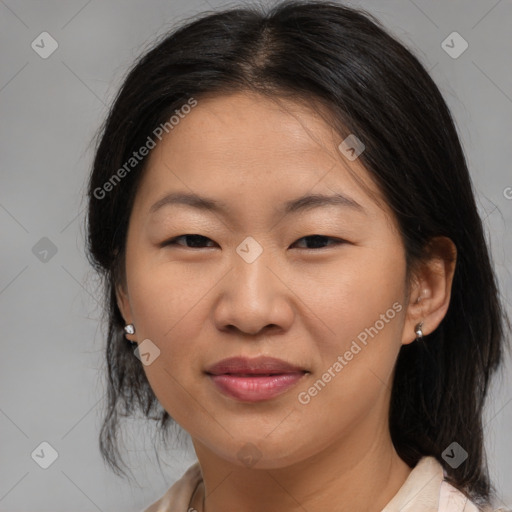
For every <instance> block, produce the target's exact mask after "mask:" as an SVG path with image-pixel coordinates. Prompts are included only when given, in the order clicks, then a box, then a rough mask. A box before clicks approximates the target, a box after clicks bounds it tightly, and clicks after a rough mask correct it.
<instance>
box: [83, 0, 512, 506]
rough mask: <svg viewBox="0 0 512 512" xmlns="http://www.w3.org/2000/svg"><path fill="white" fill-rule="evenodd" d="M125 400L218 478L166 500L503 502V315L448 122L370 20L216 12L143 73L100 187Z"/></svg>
mask: <svg viewBox="0 0 512 512" xmlns="http://www.w3.org/2000/svg"><path fill="white" fill-rule="evenodd" d="M87 229H88V243H89V245H88V250H89V256H90V260H91V263H92V264H93V265H94V266H95V267H96V269H97V270H98V271H100V272H101V273H102V275H103V276H104V280H105V291H106V302H107V308H106V311H107V312H108V322H109V333H108V340H107V361H108V377H109V384H108V385H109V388H108V393H109V410H108V414H107V416H106V418H105V421H104V424H103V428H102V432H101V437H100V441H101V442H100V446H101V450H102V453H103V455H104V457H105V459H106V460H107V461H108V462H109V463H110V465H111V466H112V468H113V469H114V470H115V471H116V472H120V473H124V472H123V471H122V470H121V467H120V464H119V460H120V458H119V453H118V449H117V446H116V444H115V437H116V433H117V429H118V419H119V416H128V415H130V414H133V413H134V412H135V411H136V410H137V408H140V409H141V410H142V411H143V412H144V414H145V415H146V416H147V417H148V418H153V419H156V420H158V421H159V425H160V428H161V430H162V431H167V428H168V427H169V426H170V425H171V424H173V423H174V424H179V425H180V426H181V427H182V428H183V429H184V430H185V431H187V432H188V434H189V435H190V437H191V440H192V443H193V445H194V449H195V452H196V454H197V459H198V461H197V463H196V464H194V465H193V466H192V467H191V468H189V469H188V470H187V472H186V473H185V474H184V475H183V477H182V478H181V479H180V480H179V481H178V482H176V483H175V484H174V485H173V486H172V487H171V488H170V489H169V491H168V492H167V493H166V494H165V496H163V497H162V498H161V499H159V500H158V501H157V502H154V503H153V504H152V505H151V506H149V508H147V509H146V510H147V512H156V511H159V512H163V511H173V512H178V511H180V512H181V511H187V510H197V511H208V512H220V511H223V512H226V511H231V510H233V511H234V510H244V511H256V510H257V511H260V510H265V511H267V512H268V511H274V510H280V511H285V510H290V511H291V510H307V511H308V512H316V511H320V510H336V511H345V510H347V511H348V510H350V511H353V510H365V511H376V512H378V511H381V510H382V511H385V512H391V511H395V510H396V511H398V510H401V511H409V510H410V511H412V510H414V511H415V512H417V511H419V510H421V511H437V510H449V511H459V510H460V511H462V510H466V511H470V510H490V507H491V503H492V490H493V488H492V485H491V483H490V481H489V478H488V474H487V468H486V461H485V456H484V451H483V435H482V408H483V405H484V399H485V397H486V394H487V390H488V388H489V384H490V378H491V376H492V374H493V373H494V372H495V370H496V369H497V368H498V367H499V365H500V362H501V358H502V351H503V345H504V332H505V326H507V325H508V320H507V319H506V317H505V314H504V312H503V309H502V306H501V304H500V301H499V294H498V290H497V285H496V279H495V276H494V272H493V269H492V266H491V262H490V256H489V251H488V248H487V246H486V242H485V237H484V234H483V229H482V222H481V219H480V217H479V215H478V212H477V208H476V205H475V199H474V193H473V189H472V185H471V180H470V176H469V173H468V169H467V165H466V162H465V158H464V155H463V151H462V149H461V145H460V142H459V140H458V136H457V133H456V130H455V127H454V124H453V121H452V118H451V116H450V113H449V110H448V108H447V106H446V104H445V102H444V100H443V98H442V96H441V94H440V92H439V90H438V88H437V87H436V85H435V84H434V82H433V81H432V79H431V78H430V77H429V75H428V73H427V72H426V71H425V69H424V68H423V67H422V65H421V64H420V63H419V62H418V60H417V59H416V58H415V57H414V56H413V55H412V54H411V53H410V52H409V51H408V50H407V49H405V48H404V47H403V46H402V45H401V44H400V43H399V42H397V41H396V40H395V39H394V38H393V37H391V36H390V35H389V34H388V33H387V32H386V31H385V30H384V29H383V28H382V27H381V26H380V25H379V23H378V21H376V20H375V19H373V18H372V17H371V16H370V15H369V14H367V13H365V12H363V11H358V10H354V9H351V8H348V7H343V6H341V5H339V4H337V3H329V2H286V3H282V4H279V5H277V6H276V7H274V8H273V9H271V10H270V11H269V12H261V11H260V10H258V9H257V8H256V7H254V8H243V9H242V8H240V9H232V10H226V11H224V12H219V13H215V14H209V15H203V16H202V17H200V18H198V19H196V20H192V21H189V22H188V23H187V24H186V25H184V26H182V27H180V28H179V29H177V30H175V31H174V32H173V33H171V34H169V35H168V36H167V37H166V38H165V39H163V40H162V41H161V42H159V43H158V44H157V45H156V46H155V47H154V48H153V49H152V50H151V51H149V52H148V53H147V54H146V55H144V56H143V57H142V58H141V59H140V60H139V61H138V62H137V63H136V65H135V66H134V67H133V69H132V70H131V72H130V73H129V75H128V77H127V78H126V80H125V82H124V84H123V86H122V88H121V90H120V92H119V94H118V96H117V98H116V100H115V102H114V105H113V107H112V110H111V112H110V114H109V116H108V119H107V121H106V123H105V126H104V128H103V131H102V134H101V139H100V141H99V145H98V148H97V152H96V157H95V161H94V168H93V171H92V174H91V177H90V182H89V211H88V225H87Z"/></svg>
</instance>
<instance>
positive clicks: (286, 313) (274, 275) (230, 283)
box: [214, 250, 294, 335]
mask: <svg viewBox="0 0 512 512" xmlns="http://www.w3.org/2000/svg"><path fill="white" fill-rule="evenodd" d="M272 260H273V258H272V255H271V253H270V251H265V250H264V251H263V253H262V254H261V255H260V256H259V257H258V258H257V259H256V260H255V261H252V262H250V263H249V262H248V261H246V260H244V259H243V258H242V257H240V256H239V255H238V254H237V253H235V254H234V257H233V268H232V270H231V272H228V274H227V275H226V276H225V278H224V279H223V280H222V281H221V282H220V283H219V285H218V288H217V290H218V298H217V300H216V303H215V307H214V320H215V324H216V326H217V328H218V329H219V330H222V331H236V332H237V333H240V332H242V333H244V334H250V335H257V334H260V333H262V334H266V333H267V331H272V332H273V331H276V332H277V331H286V330H288V329H289V328H290V326H291V325H292V323H293V319H294V308H293V293H292V292H291V291H290V288H289V287H288V286H289V285H288V286H287V285H286V276H285V275H284V272H283V271H282V270H281V271H280V270H279V268H278V267H277V265H276V264H275V260H274V264H272V263H273V261H272Z"/></svg>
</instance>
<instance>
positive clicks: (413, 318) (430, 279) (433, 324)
mask: <svg viewBox="0 0 512 512" xmlns="http://www.w3.org/2000/svg"><path fill="white" fill-rule="evenodd" d="M428 249H429V252H428V257H427V259H426V260H425V261H424V262H422V263H419V264H418V266H417V267H416V269H415V270H414V271H413V275H412V277H411V282H410V284H409V286H410V288H409V293H410V295H409V304H408V306H407V314H406V320H405V324H404V330H403V332H402V344H404V345H407V344H409V343H412V342H413V341H414V340H415V339H416V334H415V327H416V325H417V324H418V323H420V322H423V326H422V331H423V335H427V334H430V333H431V332H433V331H435V330H436V329H437V327H438V326H439V324H440V323H441V321H442V320H443V318H444V317H445V315H446V312H447V311H448V307H449V305H450V297H451V289H452V283H453V276H454V274H455V266H456V261H457V248H456V247H455V244H454V243H453V241H452V240H451V239H450V238H447V237H444V236H440V237H434V238H432V239H431V240H430V242H429V248H428Z"/></svg>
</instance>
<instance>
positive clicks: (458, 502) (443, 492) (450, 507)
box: [438, 480, 491, 512]
mask: <svg viewBox="0 0 512 512" xmlns="http://www.w3.org/2000/svg"><path fill="white" fill-rule="evenodd" d="M438 512H491V510H490V509H482V508H479V507H477V505H476V504H475V503H473V502H472V501H471V500H470V499H469V498H467V497H466V496H465V495H464V494H463V493H462V492H460V491H459V490H458V489H456V488H455V487H453V485H451V484H449V483H448V482H447V481H446V480H443V481H442V482H441V486H440V490H439V508H438Z"/></svg>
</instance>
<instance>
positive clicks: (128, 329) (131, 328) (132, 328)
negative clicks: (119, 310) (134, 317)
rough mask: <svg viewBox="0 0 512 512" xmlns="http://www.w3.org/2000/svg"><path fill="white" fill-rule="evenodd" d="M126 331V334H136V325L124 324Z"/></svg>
mask: <svg viewBox="0 0 512 512" xmlns="http://www.w3.org/2000/svg"><path fill="white" fill-rule="evenodd" d="M124 332H125V333H126V334H135V326H134V325H133V324H127V325H125V326H124Z"/></svg>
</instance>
